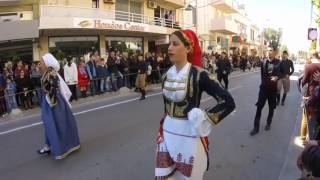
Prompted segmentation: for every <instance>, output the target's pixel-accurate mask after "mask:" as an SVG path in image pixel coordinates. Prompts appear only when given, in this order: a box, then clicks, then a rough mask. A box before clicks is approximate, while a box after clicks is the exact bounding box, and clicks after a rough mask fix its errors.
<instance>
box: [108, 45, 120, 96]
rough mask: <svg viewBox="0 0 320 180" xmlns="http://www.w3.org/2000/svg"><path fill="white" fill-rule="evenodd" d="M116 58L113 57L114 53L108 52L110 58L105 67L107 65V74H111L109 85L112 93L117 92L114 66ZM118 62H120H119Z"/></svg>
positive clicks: (115, 65)
mask: <svg viewBox="0 0 320 180" xmlns="http://www.w3.org/2000/svg"><path fill="white" fill-rule="evenodd" d="M116 61H117V59H116V56H115V52H114V51H111V52H110V56H109V57H108V61H107V65H108V69H109V72H110V73H111V84H112V89H113V90H114V91H117V90H118V81H117V79H118V75H119V73H118V71H119V70H118V66H117V64H116ZM119 61H120V60H119Z"/></svg>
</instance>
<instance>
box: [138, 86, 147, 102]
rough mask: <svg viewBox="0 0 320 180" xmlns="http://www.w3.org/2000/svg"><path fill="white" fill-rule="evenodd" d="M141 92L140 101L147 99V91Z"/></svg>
mask: <svg viewBox="0 0 320 180" xmlns="http://www.w3.org/2000/svg"><path fill="white" fill-rule="evenodd" d="M140 91H141V98H140V99H139V100H140V101H141V100H144V99H146V90H144V89H141V90H140Z"/></svg>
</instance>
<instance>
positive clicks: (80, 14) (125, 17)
mask: <svg viewBox="0 0 320 180" xmlns="http://www.w3.org/2000/svg"><path fill="white" fill-rule="evenodd" d="M41 17H65V18H93V19H108V20H117V21H126V22H135V23H142V24H148V25H156V26H163V27H167V28H176V29H180V28H192V27H193V25H191V24H183V23H180V22H178V21H171V20H169V19H164V18H159V17H150V16H145V15H143V14H135V13H130V12H124V11H114V10H104V9H96V8H83V7H71V6H51V5H42V6H41V7H40V18H41Z"/></svg>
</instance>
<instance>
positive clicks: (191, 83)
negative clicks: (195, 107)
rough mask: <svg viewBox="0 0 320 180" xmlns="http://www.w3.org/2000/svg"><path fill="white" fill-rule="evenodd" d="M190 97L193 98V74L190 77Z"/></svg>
mask: <svg viewBox="0 0 320 180" xmlns="http://www.w3.org/2000/svg"><path fill="white" fill-rule="evenodd" d="M189 91H190V92H189V97H190V98H192V97H193V74H191V76H190V83H189Z"/></svg>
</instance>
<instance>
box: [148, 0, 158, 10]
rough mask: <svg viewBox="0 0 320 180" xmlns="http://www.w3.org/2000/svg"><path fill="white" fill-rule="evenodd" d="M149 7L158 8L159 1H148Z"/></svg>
mask: <svg viewBox="0 0 320 180" xmlns="http://www.w3.org/2000/svg"><path fill="white" fill-rule="evenodd" d="M148 8H151V9H156V8H157V3H156V2H154V1H148Z"/></svg>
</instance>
